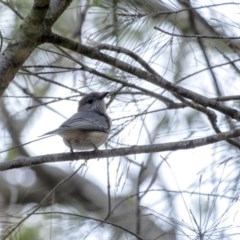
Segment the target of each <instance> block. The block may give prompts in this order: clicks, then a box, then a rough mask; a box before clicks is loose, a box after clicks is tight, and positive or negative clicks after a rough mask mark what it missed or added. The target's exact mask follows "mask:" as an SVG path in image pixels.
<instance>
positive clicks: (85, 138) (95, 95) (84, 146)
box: [43, 92, 111, 152]
mask: <svg viewBox="0 0 240 240" xmlns="http://www.w3.org/2000/svg"><path fill="white" fill-rule="evenodd" d="M107 95H108V92H92V93H89V94H86V95H85V96H84V97H83V98H82V99H81V100H80V102H79V105H78V111H77V113H75V114H74V115H73V116H71V117H70V118H69V119H68V120H66V121H65V122H63V123H62V124H61V125H60V126H59V128H57V129H55V130H53V131H50V132H47V133H45V134H44V135H54V134H57V135H59V136H61V137H62V138H63V142H64V143H65V144H66V145H67V146H68V147H69V148H70V149H71V152H73V149H77V150H91V149H95V150H97V149H98V147H100V146H101V145H102V144H103V143H105V142H106V141H107V139H108V135H109V132H110V129H111V119H110V118H109V116H108V115H107V113H106V104H105V102H104V97H106V96H107ZM44 135H43V136H44Z"/></svg>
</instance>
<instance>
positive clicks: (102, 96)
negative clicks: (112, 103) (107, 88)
mask: <svg viewBox="0 0 240 240" xmlns="http://www.w3.org/2000/svg"><path fill="white" fill-rule="evenodd" d="M108 94H109V92H103V93H101V95H100V96H99V98H100V99H103V98H105V97H106V96H107V95H108Z"/></svg>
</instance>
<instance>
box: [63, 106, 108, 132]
mask: <svg viewBox="0 0 240 240" xmlns="http://www.w3.org/2000/svg"><path fill="white" fill-rule="evenodd" d="M74 129H78V130H90V131H102V132H109V130H110V123H109V121H108V119H107V117H106V116H104V115H102V114H100V113H98V112H95V111H88V110H83V111H80V112H77V113H75V114H74V115H73V116H72V117H70V118H69V119H68V120H67V121H65V122H63V123H62V125H61V126H60V127H59V131H65V130H74Z"/></svg>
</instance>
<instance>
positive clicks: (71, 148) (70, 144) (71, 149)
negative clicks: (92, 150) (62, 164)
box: [67, 140, 74, 154]
mask: <svg viewBox="0 0 240 240" xmlns="http://www.w3.org/2000/svg"><path fill="white" fill-rule="evenodd" d="M67 142H68V144H69V147H70V151H71V153H72V154H73V153H74V151H73V147H72V143H71V140H67Z"/></svg>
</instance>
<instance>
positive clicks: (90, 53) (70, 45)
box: [43, 33, 240, 120]
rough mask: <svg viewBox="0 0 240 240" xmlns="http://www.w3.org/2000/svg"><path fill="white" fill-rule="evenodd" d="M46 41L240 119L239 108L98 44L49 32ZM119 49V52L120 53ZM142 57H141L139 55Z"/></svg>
mask: <svg viewBox="0 0 240 240" xmlns="http://www.w3.org/2000/svg"><path fill="white" fill-rule="evenodd" d="M43 40H44V42H48V43H52V44H56V45H58V46H61V47H64V48H66V49H70V50H72V51H75V52H78V53H80V54H83V55H85V56H87V57H89V58H91V59H96V60H99V61H101V62H104V63H106V64H109V65H111V66H115V67H117V68H119V69H121V70H123V71H125V72H128V73H130V74H132V75H134V76H136V77H138V78H141V79H144V80H145V81H148V82H150V83H152V84H154V85H156V86H158V87H161V88H163V89H165V90H167V91H169V92H172V93H173V94H177V95H180V96H182V97H184V98H187V99H191V100H192V101H194V102H196V103H198V104H200V105H202V106H204V107H211V108H213V109H215V110H217V111H219V112H221V113H223V114H225V115H227V116H229V117H231V118H233V119H236V120H239V119H240V112H239V111H238V110H237V109H234V108H230V107H227V106H225V105H223V104H222V103H219V102H217V101H214V100H212V99H210V98H207V97H204V96H202V95H201V94H198V93H196V92H193V91H191V90H189V89H186V88H183V87H180V86H177V85H175V84H173V83H171V82H169V81H167V80H166V79H164V78H163V77H161V76H158V75H155V74H152V73H149V72H147V71H144V70H142V69H140V68H137V67H134V66H133V65H129V64H127V63H126V62H124V61H121V60H119V59H117V58H114V57H112V56H110V55H107V54H105V53H102V52H101V51H100V50H99V49H98V47H97V46H94V47H90V46H86V45H83V44H79V43H78V42H76V41H72V40H70V39H67V38H64V37H62V36H59V35H57V34H54V33H52V34H48V35H46V36H45V38H43ZM120 52H121V51H120V49H119V53H120ZM139 58H140V57H139Z"/></svg>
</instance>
